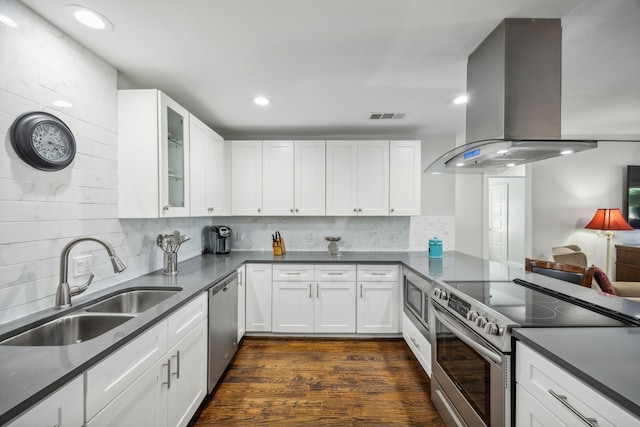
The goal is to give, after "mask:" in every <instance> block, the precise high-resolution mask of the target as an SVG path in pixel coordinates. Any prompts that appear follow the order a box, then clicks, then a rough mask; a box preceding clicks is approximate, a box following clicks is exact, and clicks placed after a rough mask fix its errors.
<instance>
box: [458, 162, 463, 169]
mask: <svg viewBox="0 0 640 427" xmlns="http://www.w3.org/2000/svg"><path fill="white" fill-rule="evenodd" d="M456 166H457V167H459V168H461V167H462V166H464V163H456Z"/></svg>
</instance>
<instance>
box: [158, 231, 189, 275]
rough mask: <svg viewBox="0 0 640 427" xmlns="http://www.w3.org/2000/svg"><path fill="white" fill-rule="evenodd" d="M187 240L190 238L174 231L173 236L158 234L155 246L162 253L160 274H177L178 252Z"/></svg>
mask: <svg viewBox="0 0 640 427" xmlns="http://www.w3.org/2000/svg"><path fill="white" fill-rule="evenodd" d="M188 240H191V238H190V237H187V236H182V235H180V232H179V231H178V230H176V231H174V232H173V234H165V235H162V234H158V237H157V239H156V244H157V245H158V247H160V249H162V251H163V252H164V268H163V269H162V274H171V275H173V274H177V273H178V250H180V246H181V245H182V244H183V243H184V242H186V241H188Z"/></svg>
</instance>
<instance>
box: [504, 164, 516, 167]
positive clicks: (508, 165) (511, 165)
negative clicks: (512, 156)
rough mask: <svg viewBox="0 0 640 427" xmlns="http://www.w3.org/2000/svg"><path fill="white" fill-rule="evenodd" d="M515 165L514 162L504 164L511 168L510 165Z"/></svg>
mask: <svg viewBox="0 0 640 427" xmlns="http://www.w3.org/2000/svg"><path fill="white" fill-rule="evenodd" d="M515 165H516V164H515V163H507V164H506V166H507V167H508V168H512V167H514V166H515Z"/></svg>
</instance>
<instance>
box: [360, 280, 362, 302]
mask: <svg viewBox="0 0 640 427" xmlns="http://www.w3.org/2000/svg"><path fill="white" fill-rule="evenodd" d="M360 299H362V283H360Z"/></svg>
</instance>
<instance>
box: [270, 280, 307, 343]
mask: <svg viewBox="0 0 640 427" xmlns="http://www.w3.org/2000/svg"><path fill="white" fill-rule="evenodd" d="M313 287H314V284H313V283H311V282H273V332H313V301H314V300H313Z"/></svg>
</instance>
